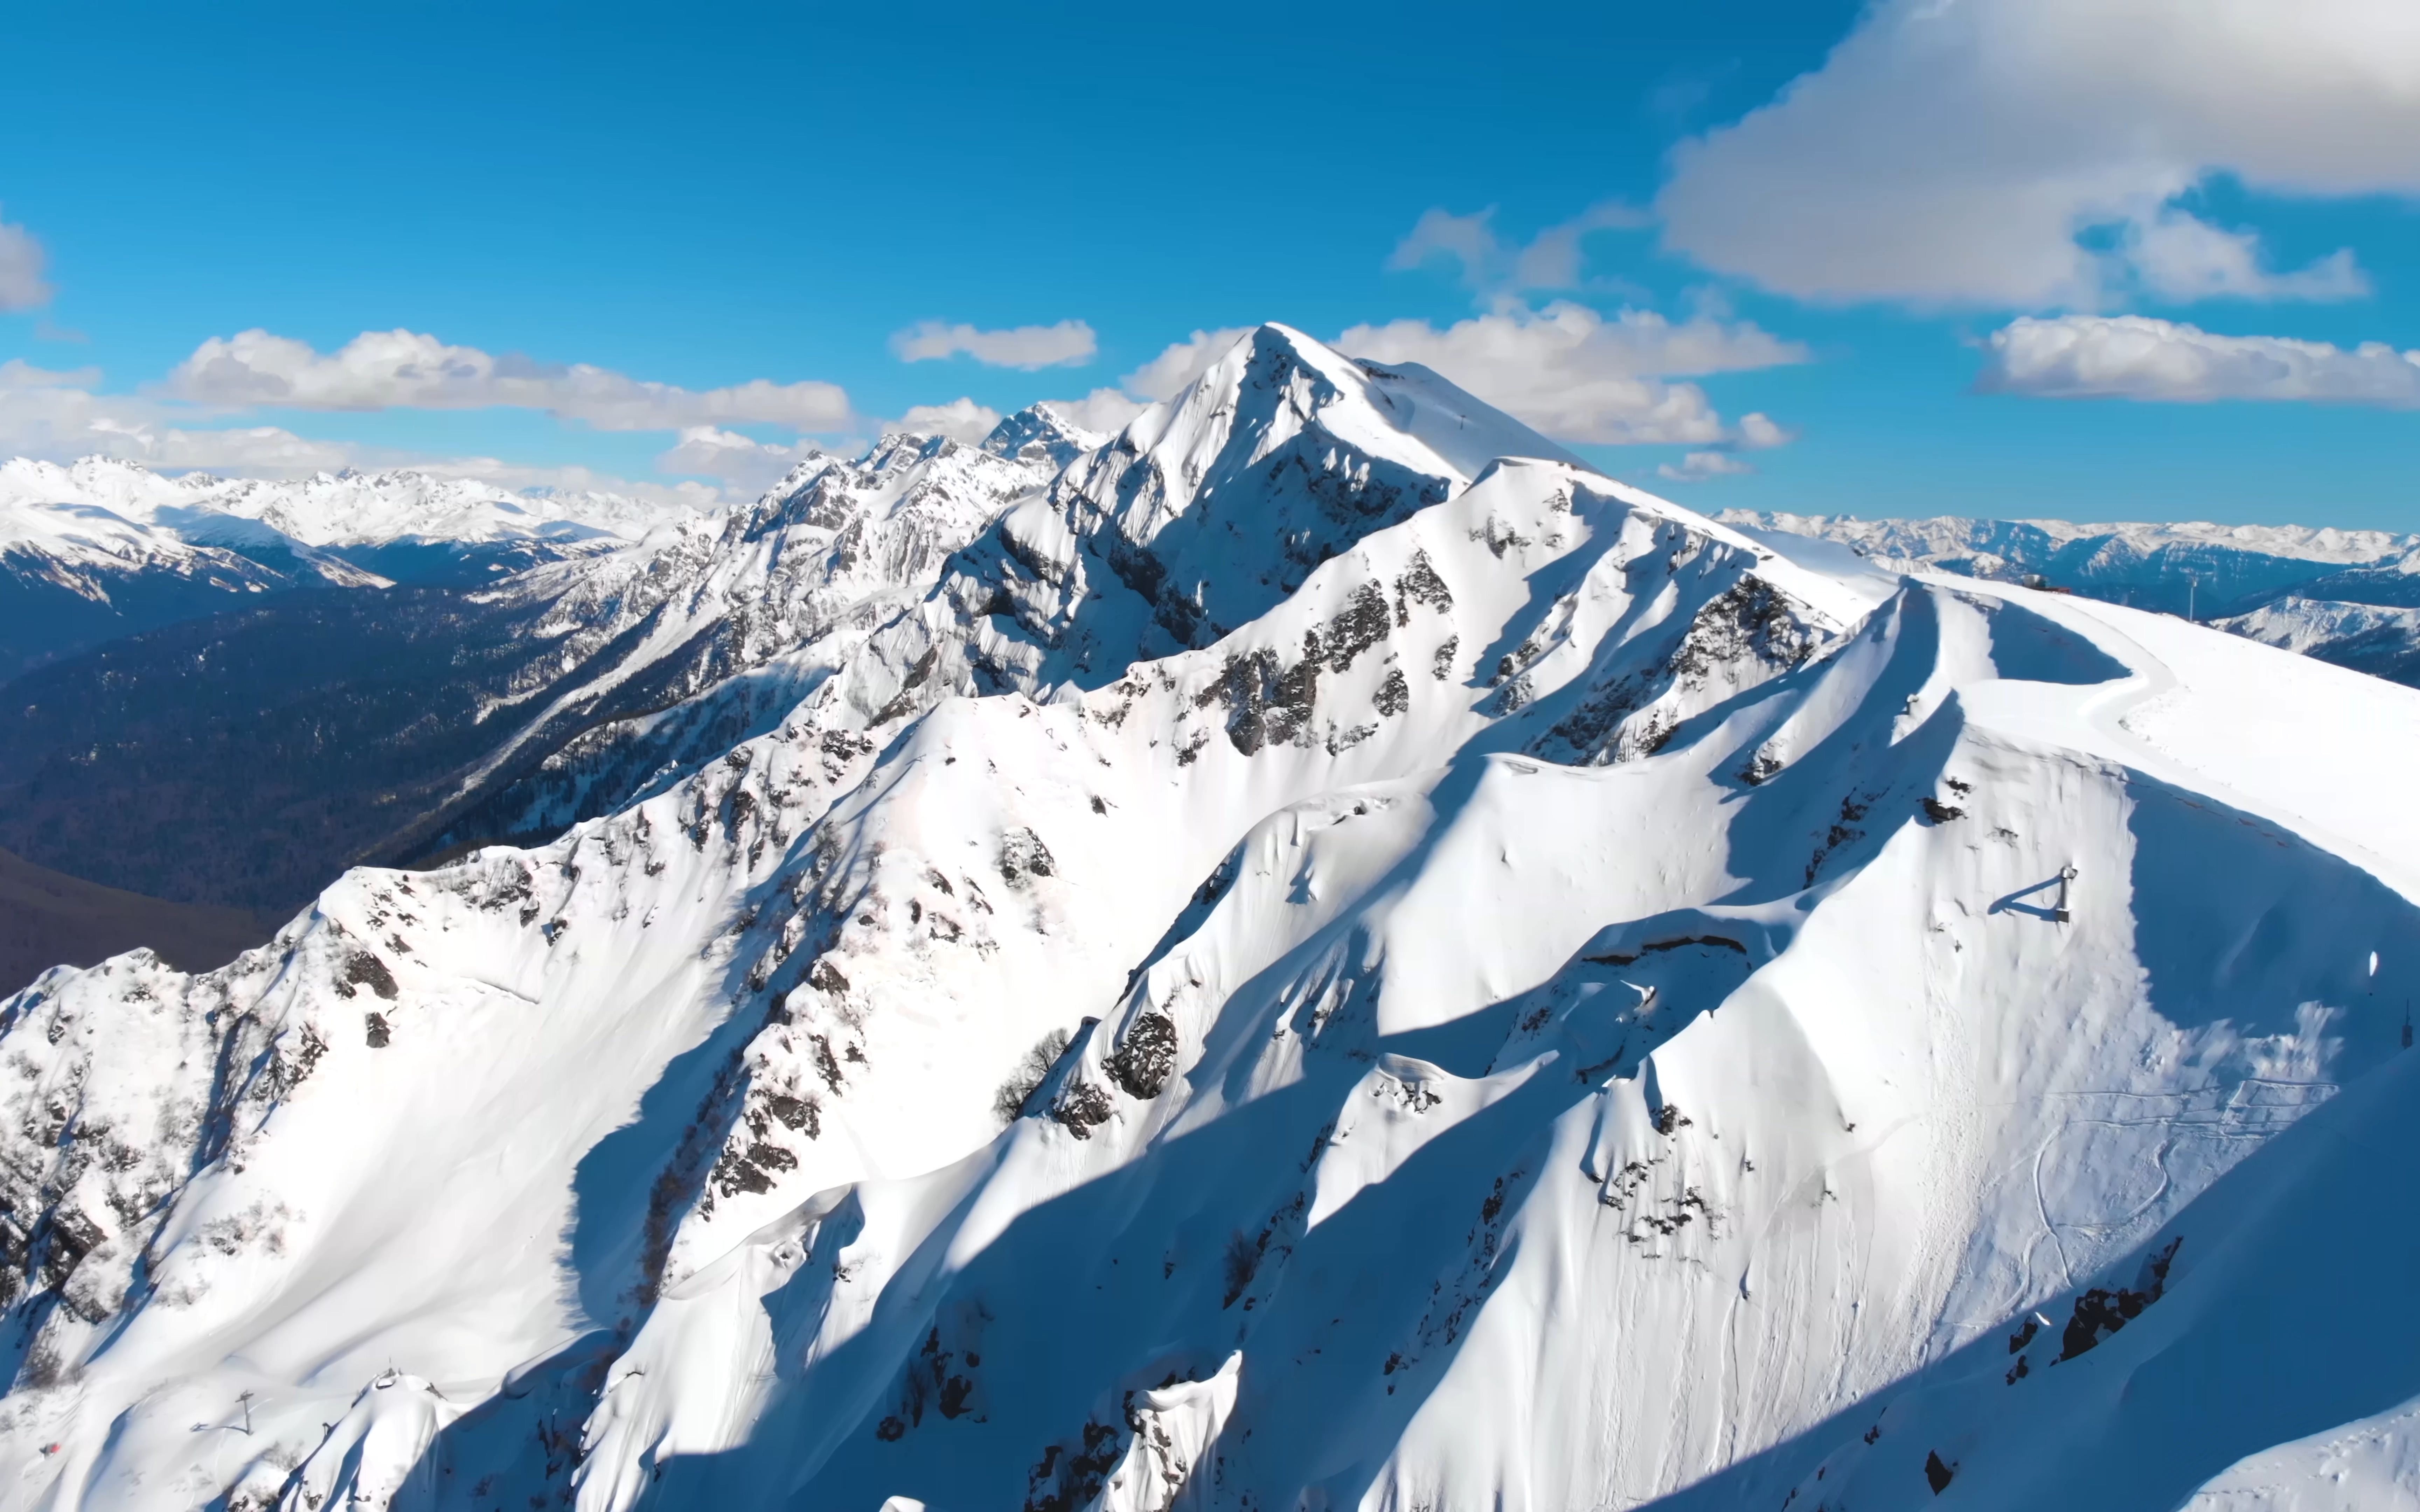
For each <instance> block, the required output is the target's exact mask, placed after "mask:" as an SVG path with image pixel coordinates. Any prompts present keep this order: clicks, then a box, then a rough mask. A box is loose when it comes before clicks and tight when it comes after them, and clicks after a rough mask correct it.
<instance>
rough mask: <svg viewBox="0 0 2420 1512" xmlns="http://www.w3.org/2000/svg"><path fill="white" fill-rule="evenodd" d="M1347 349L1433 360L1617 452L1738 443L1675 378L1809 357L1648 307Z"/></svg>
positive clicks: (1528, 416)
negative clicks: (1638, 446)
mask: <svg viewBox="0 0 2420 1512" xmlns="http://www.w3.org/2000/svg"><path fill="white" fill-rule="evenodd" d="M1337 345H1338V346H1339V347H1342V349H1344V350H1345V351H1347V352H1350V353H1352V354H1353V355H1355V356H1357V357H1368V358H1372V359H1373V360H1375V361H1378V362H1382V363H1425V364H1426V365H1428V366H1430V367H1433V368H1435V369H1436V371H1437V372H1439V373H1441V374H1443V375H1444V376H1445V377H1447V378H1450V379H1452V380H1453V381H1454V382H1455V383H1458V384H1460V385H1461V386H1462V387H1464V388H1466V389H1468V390H1469V391H1470V392H1471V393H1474V394H1476V395H1478V396H1479V397H1480V398H1481V399H1484V400H1486V401H1487V402H1488V403H1489V404H1492V405H1495V406H1497V408H1498V409H1505V410H1508V411H1510V412H1511V413H1512V414H1514V415H1516V416H1518V417H1520V418H1521V419H1522V420H1525V421H1527V422H1528V423H1529V424H1532V425H1534V426H1536V427H1537V428H1538V429H1539V430H1541V431H1543V432H1544V433H1545V434H1546V435H1548V436H1551V437H1553V438H1555V439H1556V440H1564V441H1583V442H1602V443H1615V444H1619V443H1626V442H1637V441H1662V442H1678V443H1681V444H1684V445H1706V444H1709V443H1712V442H1716V441H1723V440H1733V439H1734V438H1733V437H1732V436H1731V435H1730V433H1729V432H1728V431H1726V430H1725V428H1724V426H1723V424H1722V419H1721V417H1720V416H1719V415H1717V414H1716V413H1715V411H1714V407H1713V405H1711V404H1710V403H1708V402H1707V399H1706V395H1705V393H1704V391H1703V390H1701V389H1699V387H1698V386H1697V385H1696V384H1694V383H1671V382H1667V381H1665V379H1667V378H1673V377H1678V376H1683V375H1691V374H1703V373H1723V372H1738V371H1743V370H1746V369H1752V368H1761V367H1772V366H1776V365H1778V364H1781V363H1801V362H1805V361H1807V358H1808V353H1807V349H1806V348H1805V347H1801V346H1799V345H1798V344H1796V343H1795V342H1788V341H1783V340H1780V339H1779V338H1777V337H1776V336H1773V335H1771V334H1769V333H1768V332H1764V331H1762V330H1761V329H1759V328H1758V327H1757V326H1755V325H1753V324H1749V323H1747V322H1744V321H1742V322H1726V321H1723V320H1719V319H1716V318H1714V317H1713V316H1706V315H1699V316H1693V317H1691V318H1690V319H1687V320H1684V321H1680V322H1677V323H1676V322H1674V321H1671V320H1668V319H1667V318H1665V317H1664V316H1660V315H1657V314H1655V313H1653V312H1652V311H1647V310H1624V311H1622V312H1621V314H1620V315H1618V316H1614V317H1613V318H1611V319H1607V318H1606V317H1605V316H1600V315H1598V314H1597V313H1596V312H1595V311H1593V310H1590V309H1588V308H1585V307H1584V306H1581V305H1577V304H1572V303H1567V302H1562V301H1558V302H1556V303H1553V304H1549V305H1547V306H1546V307H1545V308H1544V310H1539V311H1530V310H1526V309H1513V310H1508V311H1503V312H1499V313H1497V314H1492V315H1484V316H1475V317H1473V318H1471V319H1468V320H1462V321H1457V322H1455V323H1454V324H1453V325H1451V326H1449V327H1447V328H1446V329H1444V330H1442V331H1440V330H1438V329H1436V328H1435V327H1434V326H1432V325H1430V324H1429V323H1428V322H1427V321H1425V320H1395V321H1390V322H1388V324H1386V325H1383V326H1366V325H1365V326H1356V327H1354V328H1353V329H1352V330H1350V331H1347V332H1344V334H1343V335H1342V336H1340V337H1338V338H1337ZM1766 424H1771V423H1770V422H1766ZM1774 429H1775V432H1776V433H1778V429H1779V427H1777V426H1776V427H1775V428H1774Z"/></svg>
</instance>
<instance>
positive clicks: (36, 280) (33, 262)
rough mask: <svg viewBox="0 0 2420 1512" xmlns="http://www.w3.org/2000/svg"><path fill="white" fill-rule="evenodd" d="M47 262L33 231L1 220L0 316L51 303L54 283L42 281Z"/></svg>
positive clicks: (38, 307)
mask: <svg viewBox="0 0 2420 1512" xmlns="http://www.w3.org/2000/svg"><path fill="white" fill-rule="evenodd" d="M45 261H46V259H45V258H44V256H43V254H42V244H41V243H40V242H39V241H37V240H35V239H34V234H33V233H32V232H30V231H28V230H26V229H25V228H24V227H23V226H22V225H11V224H8V222H6V221H0V315H5V314H7V313H8V312H9V311H11V310H39V309H40V308H41V307H42V306H43V305H45V304H48V303H50V302H51V285H48V284H45V283H43V282H42V268H43V265H44V263H45Z"/></svg>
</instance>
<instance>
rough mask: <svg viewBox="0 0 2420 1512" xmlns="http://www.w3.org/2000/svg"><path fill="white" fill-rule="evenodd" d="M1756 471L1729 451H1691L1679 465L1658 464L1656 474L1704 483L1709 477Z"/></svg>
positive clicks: (1670, 478)
mask: <svg viewBox="0 0 2420 1512" xmlns="http://www.w3.org/2000/svg"><path fill="white" fill-rule="evenodd" d="M1754 471H1756V469H1754V468H1752V467H1750V466H1748V465H1747V464H1746V463H1745V462H1743V461H1741V460H1740V459H1739V458H1738V457H1736V456H1733V455H1731V454H1730V453H1729V452H1691V453H1690V454H1689V455H1686V456H1683V458H1681V465H1680V466H1679V467H1674V466H1673V465H1672V464H1671V463H1669V462H1663V463H1659V464H1657V466H1656V469H1655V475H1656V476H1657V477H1659V478H1667V479H1669V480H1670V481H1672V482H1674V483H1704V482H1705V481H1706V480H1708V479H1709V478H1731V477H1737V476H1738V475H1739V474H1741V473H1743V472H1754Z"/></svg>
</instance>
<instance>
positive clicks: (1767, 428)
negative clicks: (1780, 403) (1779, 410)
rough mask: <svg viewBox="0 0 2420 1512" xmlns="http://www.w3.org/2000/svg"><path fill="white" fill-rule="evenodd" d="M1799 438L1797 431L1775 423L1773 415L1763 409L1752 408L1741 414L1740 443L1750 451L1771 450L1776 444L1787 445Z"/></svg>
mask: <svg viewBox="0 0 2420 1512" xmlns="http://www.w3.org/2000/svg"><path fill="white" fill-rule="evenodd" d="M1797 439H1798V433H1797V432H1796V431H1792V430H1784V429H1782V428H1781V427H1780V426H1779V425H1777V424H1774V422H1773V419H1772V417H1770V416H1768V415H1766V414H1764V413H1762V412H1761V411H1758V410H1751V411H1749V412H1748V413H1746V414H1745V415H1742V416H1740V423H1739V443H1740V444H1741V445H1742V446H1745V447H1746V448H1747V449H1748V450H1750V451H1755V452H1763V451H1770V450H1771V449H1772V448H1774V447H1776V446H1787V445H1789V444H1790V443H1791V442H1792V441H1794V440H1797Z"/></svg>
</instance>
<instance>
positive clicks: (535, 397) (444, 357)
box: [166, 331, 852, 432]
mask: <svg viewBox="0 0 2420 1512" xmlns="http://www.w3.org/2000/svg"><path fill="white" fill-rule="evenodd" d="M166 389H167V392H168V393H172V394H174V395H175V396H177V397H178V398H181V399H186V400H190V401H192V402H194V403H196V404H208V405H219V406H227V407H234V408H250V407H254V406H269V407H273V408H284V409H488V408H490V407H508V408H515V409H542V410H545V411H547V412H549V413H551V414H554V415H558V416H561V417H563V418H566V419H571V420H580V421H584V422H586V423H587V424H591V425H594V426H596V427H597V429H599V430H674V429H678V428H681V427H685V426H691V425H711V424H749V423H756V424H773V425H786V426H789V427H790V428H792V429H794V430H802V431H824V432H829V431H834V430H839V429H841V428H843V427H845V426H846V425H847V424H849V422H850V420H851V418H852V416H851V411H850V409H849V403H848V395H847V394H846V393H844V392H843V391H842V390H841V389H840V388H839V386H838V385H836V384H830V383H818V382H805V383H773V382H769V381H768V380H766V379H764V378H757V379H753V380H752V381H750V382H747V383H742V384H738V385H736V386H734V387H731V388H722V389H705V390H693V389H683V388H678V387H675V386H674V385H672V384H669V383H650V382H644V381H642V380H640V379H637V378H629V377H627V376H625V375H623V374H620V373H616V372H613V371H612V370H610V369H607V368H601V367H592V366H589V365H588V364H586V363H572V364H570V365H568V366H566V365H560V364H552V363H535V362H533V361H531V360H530V359H528V358H526V357H517V356H511V355H506V356H503V357H496V356H491V355H489V353H487V352H483V351H480V350H479V349H478V348H476V347H449V346H447V345H445V344H444V343H442V342H441V341H439V340H438V339H437V338H436V337H434V336H427V335H422V334H419V333H417V332H410V331H365V332H362V333H361V334H360V335H358V336H356V337H354V338H353V339H352V340H351V341H349V342H347V343H346V344H345V345H344V346H343V347H341V348H339V349H338V350H336V351H334V352H333V353H328V354H322V353H320V352H318V351H316V350H314V349H313V348H312V347H310V346H309V345H308V344H306V343H303V342H300V341H294V340H291V339H289V338H287V337H284V336H276V335H271V333H270V332H266V331H246V332H241V333H240V334H238V335H235V336H230V337H217V336H213V337H211V338H210V339H209V340H208V341H206V342H204V343H202V345H201V346H200V347H196V348H195V349H194V354H193V355H192V356H191V357H188V358H187V359H185V361H184V362H182V363H178V365H177V367H176V368H175V369H174V370H173V371H172V372H170V373H169V375H168V379H167V383H166Z"/></svg>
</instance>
